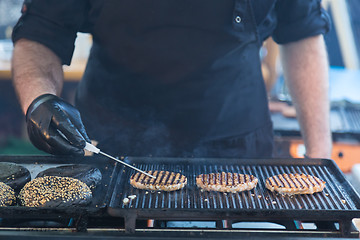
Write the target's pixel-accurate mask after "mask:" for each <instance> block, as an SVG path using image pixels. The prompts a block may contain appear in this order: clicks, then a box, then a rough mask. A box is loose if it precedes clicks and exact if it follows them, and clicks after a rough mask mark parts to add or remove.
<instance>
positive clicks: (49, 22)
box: [12, 0, 331, 158]
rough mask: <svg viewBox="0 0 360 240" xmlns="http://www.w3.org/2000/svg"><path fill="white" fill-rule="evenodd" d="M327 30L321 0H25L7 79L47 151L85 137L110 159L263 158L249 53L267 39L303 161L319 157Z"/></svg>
mask: <svg viewBox="0 0 360 240" xmlns="http://www.w3.org/2000/svg"><path fill="white" fill-rule="evenodd" d="M328 29H329V19H328V17H327V15H326V13H325V12H324V10H323V9H322V8H321V6H320V0H307V1H304V0H266V1H264V0H251V1H250V0H235V1H230V0H226V1H219V0H196V1H193V0H191V1H190V0H183V1H175V0H157V1H147V0H136V1H134V0H122V1H119V0H108V1H100V0H98V1H96V0H64V1H55V0H48V1H41V0H31V1H29V0H26V1H25V2H24V5H23V8H22V16H21V18H20V19H19V21H18V23H17V24H16V26H15V27H14V31H13V42H14V54H13V61H12V68H13V82H14V86H15V89H16V92H17V95H18V98H19V101H20V104H21V106H22V109H23V111H24V113H25V114H26V121H27V127H28V133H29V137H30V140H31V142H32V143H33V144H34V145H35V146H36V147H38V148H39V149H41V150H43V151H45V152H48V153H51V154H83V152H84V151H83V148H84V146H85V142H86V141H90V139H94V140H97V141H98V142H99V148H101V149H102V150H104V151H109V152H112V153H114V154H120V155H132V156H176V157H243V158H245V157H246V158H253V157H271V156H272V151H273V129H272V123H271V119H270V116H269V111H268V102H267V95H266V91H265V86H264V82H263V79H262V74H261V68H260V66H261V62H260V56H259V49H260V47H261V45H262V43H263V41H264V40H265V39H266V38H268V37H269V36H272V37H273V38H274V39H275V41H276V42H277V43H279V44H280V45H281V47H280V48H281V55H282V60H283V68H284V76H285V78H286V80H287V84H288V87H289V91H290V93H291V96H292V100H293V102H294V105H295V107H296V110H297V116H298V120H299V123H300V126H301V133H302V136H303V139H304V142H305V147H306V154H307V155H308V156H309V157H322V158H328V157H330V153H331V133H330V127H329V101H328V94H327V92H328V79H327V67H328V62H327V56H326V49H325V45H324V40H323V34H324V33H326V32H327V31H328ZM77 32H86V33H90V34H91V35H92V38H93V46H92V48H91V52H90V56H89V59H88V63H87V67H86V70H85V73H84V76H83V79H82V80H81V82H80V83H79V86H78V88H77V93H76V99H75V106H72V105H70V104H69V103H67V102H66V101H65V100H63V99H61V98H59V95H60V93H61V89H62V86H63V70H62V65H64V64H65V65H69V64H70V62H71V58H72V54H73V49H74V41H75V39H76V34H77ZM80 116H81V117H80ZM85 129H86V131H85Z"/></svg>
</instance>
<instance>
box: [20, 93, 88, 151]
mask: <svg viewBox="0 0 360 240" xmlns="http://www.w3.org/2000/svg"><path fill="white" fill-rule="evenodd" d="M26 123H27V130H28V134H29V138H30V140H31V142H32V143H33V144H34V146H35V147H37V148H39V149H40V150H43V151H45V152H48V153H51V154H55V155H84V147H85V142H90V139H89V137H88V136H87V134H86V131H85V128H84V125H83V123H82V121H81V117H80V113H79V111H78V110H77V109H76V108H75V107H73V106H72V105H70V104H69V103H67V102H65V101H64V100H62V99H61V98H59V97H57V96H55V95H52V94H44V95H41V96H39V97H37V98H36V99H35V100H34V101H33V102H32V103H31V104H30V106H29V108H28V110H27V112H26Z"/></svg>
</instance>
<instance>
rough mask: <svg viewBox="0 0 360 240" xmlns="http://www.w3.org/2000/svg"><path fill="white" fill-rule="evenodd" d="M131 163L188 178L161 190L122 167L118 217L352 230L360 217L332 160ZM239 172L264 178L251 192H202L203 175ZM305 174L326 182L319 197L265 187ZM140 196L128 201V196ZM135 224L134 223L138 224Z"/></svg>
mask: <svg viewBox="0 0 360 240" xmlns="http://www.w3.org/2000/svg"><path fill="white" fill-rule="evenodd" d="M127 161H128V162H129V163H130V164H133V165H134V166H136V167H138V168H140V169H143V170H155V169H156V170H168V171H174V172H181V173H182V174H184V175H186V176H187V178H188V184H187V186H186V187H185V188H184V189H182V190H179V191H174V192H160V191H146V190H139V189H135V188H133V187H132V186H131V185H130V183H129V179H130V176H131V175H132V174H133V173H134V170H132V169H128V168H122V167H120V168H119V172H118V175H117V177H116V178H117V180H116V184H115V188H114V192H113V195H112V197H111V200H110V204H109V207H108V213H109V214H110V215H112V216H118V217H124V218H125V220H128V222H129V223H128V225H129V224H130V225H131V224H134V219H162V220H222V219H228V220H244V221H245V220H255V221H256V220H261V221H272V220H294V219H296V220H302V221H303V220H311V221H335V222H339V223H340V225H344V224H343V223H345V224H346V226H345V225H344V226H342V228H347V225H348V224H350V222H351V219H353V218H356V217H360V198H359V195H358V193H357V192H356V191H355V190H354V188H353V187H352V186H351V184H350V183H349V182H348V181H347V180H346V179H345V176H344V175H343V173H342V172H341V171H340V169H339V168H338V167H337V165H336V164H335V162H334V161H332V160H327V159H194V158H191V159H176V158H173V159H171V158H134V157H129V158H127ZM221 171H225V172H228V171H230V172H236V173H245V174H252V175H254V176H256V177H257V178H258V179H259V182H258V185H257V186H256V188H255V189H253V190H251V191H245V192H241V193H219V192H207V191H201V190H200V189H198V188H197V187H196V184H195V178H196V176H197V175H198V174H201V173H211V172H221ZM296 172H297V173H305V174H310V175H313V176H317V177H319V178H321V179H323V180H324V181H326V188H325V189H324V191H323V192H320V193H315V194H313V195H295V196H282V195H279V194H276V193H273V192H271V191H269V190H267V189H266V188H265V180H266V178H268V177H270V176H272V175H276V174H280V173H296ZM129 195H136V196H137V197H136V198H135V199H133V200H130V202H129V203H128V204H124V203H123V199H124V198H125V197H127V196H129ZM132 227H133V226H132Z"/></svg>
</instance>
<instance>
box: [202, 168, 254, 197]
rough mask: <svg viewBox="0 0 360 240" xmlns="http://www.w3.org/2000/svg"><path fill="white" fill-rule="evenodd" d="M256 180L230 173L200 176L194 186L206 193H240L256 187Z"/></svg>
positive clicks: (252, 177)
mask: <svg viewBox="0 0 360 240" xmlns="http://www.w3.org/2000/svg"><path fill="white" fill-rule="evenodd" d="M257 182H258V179H257V178H256V177H254V176H253V175H248V174H239V173H231V172H221V173H209V174H200V175H198V176H197V177H196V185H197V186H198V187H199V188H201V189H204V190H207V191H218V192H232V193H235V192H241V191H246V190H251V189H253V188H255V187H256V184H257Z"/></svg>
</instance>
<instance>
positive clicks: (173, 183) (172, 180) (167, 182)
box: [130, 170, 187, 192]
mask: <svg viewBox="0 0 360 240" xmlns="http://www.w3.org/2000/svg"><path fill="white" fill-rule="evenodd" d="M147 173H149V174H151V175H153V176H154V177H156V179H155V178H151V177H149V176H146V175H145V174H143V173H135V174H133V175H132V176H131V177H130V184H131V185H132V186H133V187H135V188H139V189H147V190H161V191H168V192H169V191H176V190H179V189H182V188H183V187H185V185H186V184H187V178H186V177H185V176H184V175H182V174H180V173H175V172H168V171H157V170H156V171H148V172H147Z"/></svg>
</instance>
